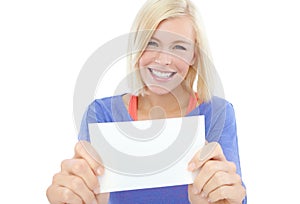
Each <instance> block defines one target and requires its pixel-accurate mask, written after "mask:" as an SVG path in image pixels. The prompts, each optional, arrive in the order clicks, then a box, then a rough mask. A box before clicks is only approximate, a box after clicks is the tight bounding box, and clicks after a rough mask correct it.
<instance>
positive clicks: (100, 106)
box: [78, 95, 247, 204]
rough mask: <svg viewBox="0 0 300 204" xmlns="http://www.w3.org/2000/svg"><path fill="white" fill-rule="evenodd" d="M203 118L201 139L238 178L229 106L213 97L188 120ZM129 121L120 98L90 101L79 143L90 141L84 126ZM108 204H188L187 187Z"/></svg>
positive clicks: (126, 194) (122, 195) (120, 195)
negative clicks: (232, 166) (232, 167)
mask: <svg viewBox="0 0 300 204" xmlns="http://www.w3.org/2000/svg"><path fill="white" fill-rule="evenodd" d="M196 115H204V116H205V138H206V140H207V141H208V142H212V141H215V142H218V143H219V144H220V145H221V147H222V149H223V152H224V155H225V157H226V159H227V160H228V161H232V162H234V163H235V165H236V169H237V170H236V171H237V173H238V174H239V175H240V176H241V168H240V159H239V151H238V140H237V132H236V121H235V114H234V110H233V107H232V105H231V104H230V103H229V102H228V101H226V100H224V99H222V98H219V97H213V98H212V100H211V101H210V102H207V103H202V104H200V105H199V106H197V107H196V108H195V109H194V110H192V111H191V112H190V113H189V114H188V115H186V117H188V116H196ZM122 121H133V119H132V118H131V116H130V115H129V113H128V111H127V109H126V107H125V105H124V102H123V99H122V95H117V96H113V97H107V98H102V99H96V100H94V101H93V102H92V103H91V104H90V105H89V107H88V109H87V111H86V112H85V114H84V116H83V119H82V123H81V127H80V132H79V135H78V139H79V140H87V141H90V137H89V130H88V124H89V123H106V122H122ZM246 202H247V201H246V199H245V200H244V202H243V203H244V204H245V203H246ZM109 203H111V204H117V203H122V204H127V203H128V204H129V203H140V204H142V203H155V204H159V203H161V204H163V203H168V204H170V203H182V204H184V203H189V199H188V191H187V185H181V186H171V187H162V188H151V189H141V190H131V191H122V192H112V193H110V200H109Z"/></svg>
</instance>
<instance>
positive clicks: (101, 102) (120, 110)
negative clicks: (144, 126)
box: [88, 94, 130, 122]
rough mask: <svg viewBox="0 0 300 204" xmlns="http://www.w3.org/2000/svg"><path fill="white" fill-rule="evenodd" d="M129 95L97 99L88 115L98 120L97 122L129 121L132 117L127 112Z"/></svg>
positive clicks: (90, 107)
mask: <svg viewBox="0 0 300 204" xmlns="http://www.w3.org/2000/svg"><path fill="white" fill-rule="evenodd" d="M128 95H129V96H130V94H121V95H115V96H110V97H104V98H100V99H95V100H94V101H93V102H92V103H91V104H90V105H89V107H88V115H89V116H90V115H91V116H93V118H97V120H96V121H97V122H116V121H128V120H130V117H129V115H128V111H127V102H126V101H127V100H128V102H129V98H128Z"/></svg>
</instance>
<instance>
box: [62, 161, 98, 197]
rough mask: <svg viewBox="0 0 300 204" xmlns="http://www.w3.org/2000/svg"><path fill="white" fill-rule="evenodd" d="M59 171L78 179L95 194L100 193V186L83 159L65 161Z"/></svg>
mask: <svg viewBox="0 0 300 204" xmlns="http://www.w3.org/2000/svg"><path fill="white" fill-rule="evenodd" d="M61 170H62V172H63V173H64V174H71V175H75V176H78V177H80V178H81V179H82V180H83V181H84V182H85V184H86V186H88V188H89V189H90V190H92V191H93V192H94V193H95V194H98V193H100V185H99V182H98V178H97V176H96V175H95V174H94V172H93V171H92V170H91V168H90V166H89V165H88V163H87V161H86V160H84V159H66V160H64V161H63V162H62V163H61Z"/></svg>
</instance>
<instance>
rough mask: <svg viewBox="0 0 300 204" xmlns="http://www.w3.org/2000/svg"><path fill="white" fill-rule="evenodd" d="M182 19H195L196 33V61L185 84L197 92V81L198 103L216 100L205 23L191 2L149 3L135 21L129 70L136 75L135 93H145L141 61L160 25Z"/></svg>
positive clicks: (165, 0)
mask: <svg viewBox="0 0 300 204" xmlns="http://www.w3.org/2000/svg"><path fill="white" fill-rule="evenodd" d="M179 16H187V17H188V18H189V19H190V20H191V22H192V24H193V28H194V31H195V34H196V35H195V36H196V42H195V62H194V64H193V65H190V68H189V71H188V73H187V76H186V78H185V85H186V87H187V88H188V89H189V90H193V86H194V82H195V80H197V94H198V98H199V101H198V102H203V101H204V102H207V101H209V100H210V99H211V97H212V81H213V80H212V63H211V56H210V55H209V50H208V45H207V40H206V38H205V35H204V31H203V24H202V25H201V24H200V17H199V15H198V13H197V11H196V8H195V6H194V5H193V4H192V3H191V2H190V1H189V0H147V1H146V3H145V4H144V5H143V7H142V8H141V9H140V11H139V12H138V14H137V16H136V18H135V20H134V22H133V25H132V28H131V37H130V39H129V48H128V49H129V50H128V53H129V55H128V68H129V70H128V71H129V73H133V74H131V78H130V86H131V89H132V90H133V92H134V94H136V95H140V94H142V95H143V94H144V88H143V87H145V84H144V83H143V81H142V79H141V76H140V72H139V71H138V70H139V67H138V62H139V59H140V57H141V56H142V54H143V52H144V50H145V48H146V46H147V44H148V42H149V40H150V38H151V37H152V35H153V33H154V32H155V30H156V28H157V27H158V25H159V24H160V23H161V22H162V21H163V20H166V19H168V18H175V17H179ZM200 25H201V26H200Z"/></svg>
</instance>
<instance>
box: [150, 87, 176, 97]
mask: <svg viewBox="0 0 300 204" xmlns="http://www.w3.org/2000/svg"><path fill="white" fill-rule="evenodd" d="M148 91H150V92H151V93H153V94H156V95H165V94H168V93H171V92H172V89H166V88H163V87H159V86H148Z"/></svg>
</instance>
